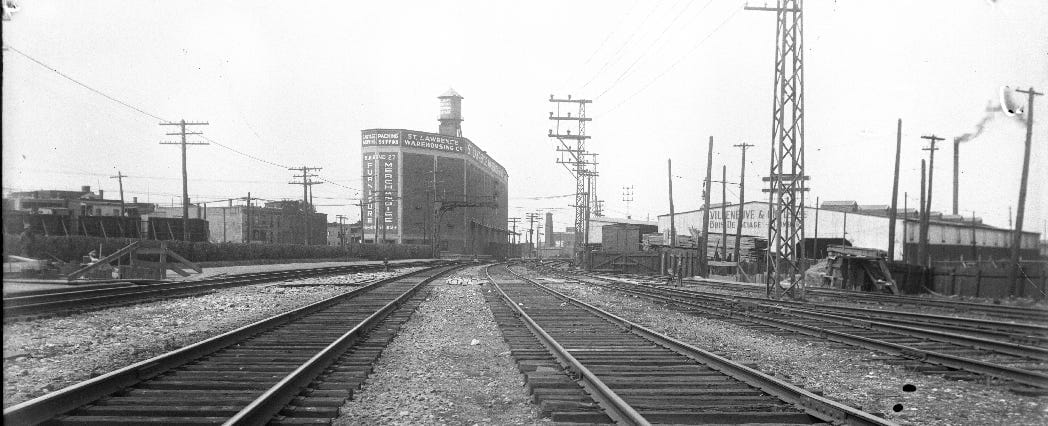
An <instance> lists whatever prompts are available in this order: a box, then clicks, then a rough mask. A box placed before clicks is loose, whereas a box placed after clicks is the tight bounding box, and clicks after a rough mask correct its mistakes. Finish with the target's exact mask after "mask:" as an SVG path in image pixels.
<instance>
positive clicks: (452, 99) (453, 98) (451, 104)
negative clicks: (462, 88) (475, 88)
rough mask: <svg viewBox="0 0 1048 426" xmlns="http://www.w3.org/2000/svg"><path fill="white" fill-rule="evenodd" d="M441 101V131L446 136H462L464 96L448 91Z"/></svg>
mask: <svg viewBox="0 0 1048 426" xmlns="http://www.w3.org/2000/svg"><path fill="white" fill-rule="evenodd" d="M437 99H440V131H439V133H440V134H442V135H445V136H462V95H460V94H458V92H456V91H455V89H448V91H447V92H444V94H443V95H440V96H437Z"/></svg>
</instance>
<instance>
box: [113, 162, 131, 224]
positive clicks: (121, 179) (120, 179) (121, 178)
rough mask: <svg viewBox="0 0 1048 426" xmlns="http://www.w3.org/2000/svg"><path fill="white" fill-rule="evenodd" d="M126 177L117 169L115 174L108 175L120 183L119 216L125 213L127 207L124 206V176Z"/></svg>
mask: <svg viewBox="0 0 1048 426" xmlns="http://www.w3.org/2000/svg"><path fill="white" fill-rule="evenodd" d="M126 177H127V175H125V174H123V173H121V172H120V171H119V170H117V171H116V176H110V177H109V178H110V179H116V181H117V182H118V183H119V184H120V216H121V217H123V216H125V215H127V209H126V208H125V207H124V178H126Z"/></svg>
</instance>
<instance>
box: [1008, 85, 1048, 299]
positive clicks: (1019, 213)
mask: <svg viewBox="0 0 1048 426" xmlns="http://www.w3.org/2000/svg"><path fill="white" fill-rule="evenodd" d="M1016 91H1017V92H1019V93H1023V94H1025V95H1026V98H1027V104H1026V145H1025V148H1024V151H1023V172H1022V173H1023V174H1022V178H1020V180H1019V206H1018V208H1016V210H1015V231H1014V235H1013V236H1012V259H1011V268H1009V270H1008V282H1009V283H1010V285H1011V291H1010V292H1009V293H1010V294H1011V295H1013V296H1014V295H1016V292H1017V291H1018V289H1019V279H1020V278H1019V275H1020V272H1021V271H1022V266H1021V265H1019V249H1021V248H1022V241H1023V215H1024V214H1025V213H1026V181H1027V179H1028V178H1029V175H1030V142H1031V140H1030V138H1031V137H1032V135H1033V98H1034V96H1041V95H1043V93H1039V92H1037V91H1035V90H1033V87H1030V89H1029V90H1016Z"/></svg>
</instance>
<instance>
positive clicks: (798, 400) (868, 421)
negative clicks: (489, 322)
mask: <svg viewBox="0 0 1048 426" xmlns="http://www.w3.org/2000/svg"><path fill="white" fill-rule="evenodd" d="M507 269H509V268H507ZM509 270H510V272H511V273H513V274H514V275H516V276H517V277H519V278H520V279H522V280H524V281H526V282H528V283H530V284H532V285H534V286H536V287H538V288H540V289H542V290H543V291H546V292H548V293H550V294H552V295H554V296H556V297H558V298H561V299H563V300H566V301H567V302H568V303H571V304H572V305H575V306H577V307H579V308H582V309H584V310H586V311H588V312H590V313H592V314H594V315H597V316H599V317H601V318H604V319H605V320H607V321H610V322H612V323H614V324H618V325H619V326H620V327H623V328H626V329H628V330H629V331H630V332H632V333H635V334H637V335H639V336H641V337H644V338H646V339H648V340H650V341H652V342H654V343H656V344H658V345H661V346H663V347H666V348H669V349H671V350H674V351H676V352H677V353H680V354H682V355H684V356H686V357H688V358H691V359H693V360H695V361H697V362H699V363H701V364H704V365H707V366H709V367H710V368H713V369H715V370H718V371H720V372H722V373H724V374H727V375H729V376H731V377H734V378H736V379H738V380H740V381H742V382H744V383H746V384H748V385H750V386H753V387H755V388H757V389H760V390H761V391H763V392H766V393H768V394H769V395H772V396H775V397H777V398H779V399H781V400H783V401H786V402H788V403H791V404H793V405H795V406H797V407H800V408H801V409H802V410H803V411H804V412H806V413H807V414H808V415H811V416H813V417H816V418H820V419H823V420H830V421H833V422H835V423H836V424H849V425H893V424H895V423H893V422H891V421H888V420H887V419H883V418H880V417H877V416H874V415H872V414H870V413H867V412H864V411H861V410H857V409H855V408H852V407H849V406H847V405H844V404H841V403H839V402H836V401H833V400H830V399H828V398H825V397H822V396H819V395H816V394H814V393H812V392H810V391H808V390H806V389H803V388H801V387H798V386H795V385H793V384H791V383H788V382H785V381H783V380H780V379H777V378H775V377H772V376H769V375H767V374H765V373H763V372H761V371H758V370H756V369H753V368H750V367H747V366H745V365H743V364H740V363H737V362H735V361H732V360H729V359H727V358H724V357H721V356H720V355H717V354H714V353H712V352H709V351H706V350H703V349H700V348H698V347H695V346H692V345H690V344H688V343H685V342H683V341H680V340H677V339H674V338H672V337H669V336H666V335H664V334H661V333H659V332H656V331H654V330H651V329H649V328H647V327H644V326H642V325H640V324H636V323H634V322H631V321H629V320H627V319H625V318H622V317H619V316H617V315H615V314H612V313H610V312H607V311H604V310H602V309H600V308H597V307H595V306H593V305H590V304H588V303H586V302H583V301H581V300H578V299H575V298H572V297H570V296H567V295H565V294H563V293H560V292H558V291H556V290H553V289H551V288H549V287H547V286H544V285H542V284H539V283H537V282H535V281H533V280H531V279H529V278H527V277H524V276H523V275H520V274H518V273H517V272H516V271H513V270H512V269H509Z"/></svg>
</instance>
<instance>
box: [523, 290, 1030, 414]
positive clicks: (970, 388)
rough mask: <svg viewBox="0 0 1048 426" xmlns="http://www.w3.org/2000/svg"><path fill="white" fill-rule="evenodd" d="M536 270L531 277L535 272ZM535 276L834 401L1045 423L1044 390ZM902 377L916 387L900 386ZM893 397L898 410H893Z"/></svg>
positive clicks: (888, 410) (876, 409) (879, 409)
mask: <svg viewBox="0 0 1048 426" xmlns="http://www.w3.org/2000/svg"><path fill="white" fill-rule="evenodd" d="M535 277H536V276H533V278H535ZM539 282H540V283H542V284H545V285H548V286H550V287H551V288H553V289H555V290H557V291H560V292H562V293H564V294H566V295H569V296H571V297H575V298H578V299H579V300H582V301H584V302H586V303H590V304H593V305H594V306H596V307H598V308H601V309H605V310H607V311H609V312H612V313H614V314H616V315H619V316H621V317H623V318H626V319H628V320H630V321H634V322H636V323H638V324H641V325H644V326H646V327H649V328H651V329H654V330H655V331H658V332H661V333H664V334H667V335H669V336H672V337H674V338H677V339H680V340H683V341H685V342H688V343H689V344H692V345H694V346H697V347H700V348H703V349H706V350H709V351H711V352H715V353H717V354H719V355H722V356H724V357H727V358H729V359H734V360H746V361H753V362H754V363H755V364H756V365H757V368H758V369H759V370H761V371H763V372H765V373H768V374H773V375H775V376H778V377H780V378H783V379H785V380H787V381H789V382H791V383H794V384H796V385H800V386H803V387H805V388H807V389H809V390H817V391H822V392H824V394H825V395H826V396H827V397H829V398H831V399H834V400H836V401H840V402H843V403H846V404H849V405H852V406H859V407H861V408H862V409H863V410H864V411H867V412H871V413H883V414H884V415H885V416H886V417H887V418H888V419H890V420H892V421H895V422H898V423H900V424H913V425H1044V424H1048V397H1028V396H1021V395H1017V394H1015V393H1012V392H1009V391H1008V390H1007V389H1006V388H1005V387H1004V386H1000V385H986V384H981V383H977V382H966V381H957V380H948V379H945V378H943V377H941V376H935V375H926V374H922V373H918V372H914V371H908V370H907V369H906V368H905V367H901V366H893V365H889V364H887V363H885V362H883V361H880V360H877V359H874V358H875V357H882V356H883V355H881V354H878V353H874V352H871V351H868V350H860V349H851V348H847V347H843V346H842V345H838V344H834V343H832V342H827V341H816V340H814V339H809V338H802V337H799V338H797V339H794V338H788V337H781V336H777V335H775V334H771V333H766V332H762V331H758V330H754V329H750V328H747V327H743V326H740V325H736V324H731V323H728V322H724V321H720V320H717V319H710V318H702V317H697V316H692V315H687V314H683V313H680V312H677V311H673V310H670V309H666V308H664V307H662V306H661V305H658V304H655V303H652V302H649V301H647V300H644V299H640V298H636V297H632V296H627V295H624V294H622V293H619V292H614V291H610V290H605V289H601V288H598V287H592V286H587V285H580V284H573V283H565V282H563V281H562V280H549V281H542V280H539ZM907 384H910V385H914V386H916V391H913V392H905V391H904V390H903V387H904V386H905V385H907ZM896 404H901V411H899V412H895V411H894V408H895V407H896Z"/></svg>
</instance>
